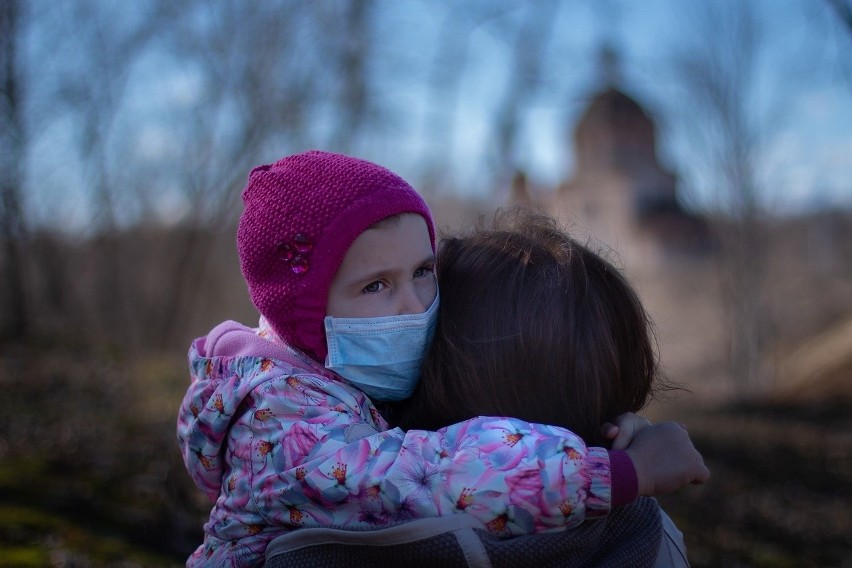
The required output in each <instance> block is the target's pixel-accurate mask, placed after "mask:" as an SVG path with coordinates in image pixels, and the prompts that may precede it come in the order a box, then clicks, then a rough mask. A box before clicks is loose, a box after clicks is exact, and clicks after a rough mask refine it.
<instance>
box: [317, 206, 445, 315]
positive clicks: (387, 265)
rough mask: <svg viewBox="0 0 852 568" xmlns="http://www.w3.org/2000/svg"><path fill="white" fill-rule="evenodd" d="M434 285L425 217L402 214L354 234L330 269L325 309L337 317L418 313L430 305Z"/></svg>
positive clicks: (435, 290)
mask: <svg viewBox="0 0 852 568" xmlns="http://www.w3.org/2000/svg"><path fill="white" fill-rule="evenodd" d="M437 291H438V286H437V282H436V280H435V254H434V253H433V252H432V244H431V241H430V239H429V229H428V228H427V227H426V221H425V220H424V219H423V217H421V216H420V215H415V214H404V215H400V216H398V217H394V218H391V219H387V220H385V221H380V222H379V223H378V224H376V225H373V226H372V227H370V228H369V229H367V230H366V231H364V232H363V233H361V234H360V235H359V236H358V238H357V239H355V241H354V242H353V243H352V246H350V247H349V250H348V251H346V256H345V257H344V258H343V262H342V263H341V265H340V268H339V269H338V270H337V274H335V275H334V281H333V282H332V283H331V288H330V289H329V292H328V304H327V305H326V309H325V313H326V315H327V316H332V317H338V318H368V317H382V316H396V315H403V314H417V313H421V312H425V311H426V310H427V309H428V308H429V306H431V305H432V302H433V301H434V299H435V295H436V294H437Z"/></svg>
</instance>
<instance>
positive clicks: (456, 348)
mask: <svg viewBox="0 0 852 568" xmlns="http://www.w3.org/2000/svg"><path fill="white" fill-rule="evenodd" d="M438 283H439V287H440V289H441V298H442V299H441V305H440V310H439V320H438V327H437V329H436V332H435V339H434V341H433V343H432V345H431V346H430V349H429V351H428V353H427V356H426V360H425V361H424V366H423V372H422V378H421V382H420V385H419V386H418V389H417V391H416V392H415V394H414V397H413V398H412V400H411V401H410V402H409V403H408V406H407V407H406V408H404V409H401V413H400V422H402V425H403V426H405V427H416V428H435V427H440V426H444V425H447V424H451V423H454V422H457V421H460V420H464V419H466V418H470V417H471V416H475V415H498V416H500V415H502V416H514V417H517V418H521V419H526V420H530V421H534V422H542V423H548V424H555V425H563V426H566V427H569V428H571V429H572V430H573V431H575V432H576V433H578V434H580V435H581V436H583V437H584V438H585V439H586V440H587V441H588V442H595V441H599V430H600V426H601V424H602V423H603V422H605V421H608V420H612V419H613V418H614V417H615V416H617V415H618V414H621V413H624V412H628V411H636V410H638V409H640V408H641V407H642V406H644V405H645V403H646V401H647V399H648V396H649V394H650V391H651V387H652V383H653V381H654V378H655V373H656V353H655V350H654V343H653V335H652V332H651V329H650V323H649V320H648V317H647V315H646V313H645V310H644V309H643V307H642V304H641V302H640V301H639V298H638V297H637V295H636V293H635V292H634V291H633V289H632V288H631V286H630V285H629V284H628V283H627V281H626V280H625V279H624V277H623V276H622V275H621V274H620V273H619V271H618V270H617V269H616V268H615V267H614V266H613V265H612V264H610V263H609V262H607V261H606V260H604V259H603V258H602V257H601V256H599V255H597V254H595V253H594V252H592V251H591V250H590V249H588V248H587V247H585V246H583V245H581V244H580V243H578V242H577V241H575V240H574V239H572V238H570V237H569V236H568V235H567V234H565V233H564V232H562V231H560V230H559V228H558V227H557V226H556V224H555V222H554V221H553V220H551V219H549V218H547V217H543V216H540V215H535V214H532V213H529V212H524V211H516V212H514V213H512V214H504V215H502V216H501V217H499V218H498V219H497V221H496V222H495V226H494V228H493V229H488V230H482V229H480V230H476V231H474V232H473V233H472V234H470V235H469V236H466V237H461V238H450V239H446V240H445V241H443V242H442V244H441V247H440V251H439V255H438Z"/></svg>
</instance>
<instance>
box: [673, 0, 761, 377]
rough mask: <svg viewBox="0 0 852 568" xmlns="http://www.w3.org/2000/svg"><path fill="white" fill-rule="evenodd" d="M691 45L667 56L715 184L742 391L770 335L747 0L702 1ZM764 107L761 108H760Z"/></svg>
mask: <svg viewBox="0 0 852 568" xmlns="http://www.w3.org/2000/svg"><path fill="white" fill-rule="evenodd" d="M702 8H703V9H702V10H700V11H699V12H698V13H696V14H695V16H696V20H695V22H696V29H694V30H692V31H694V32H696V33H694V34H693V35H692V40H691V43H688V44H687V45H684V46H678V47H677V48H676V50H677V51H676V53H673V54H672V60H673V70H674V74H675V77H676V80H678V82H679V84H680V86H681V87H682V88H683V90H684V91H685V96H684V97H683V99H682V100H684V101H686V106H685V107H683V108H681V109H680V110H681V111H682V118H683V121H684V126H685V127H686V128H689V130H690V132H691V138H690V139H691V141H692V143H693V144H694V146H693V150H694V151H693V152H691V153H690V155H691V156H695V157H696V159H698V160H700V161H701V164H700V167H701V169H702V171H704V172H707V173H708V175H709V179H710V183H711V184H712V185H713V188H712V191H713V199H714V204H713V205H714V206H715V207H716V208H717V211H718V214H717V215H716V219H717V222H716V229H717V230H716V235H717V237H718V239H719V242H720V244H721V255H720V259H721V261H720V267H721V269H722V270H721V275H722V279H723V283H724V287H725V291H726V296H727V298H728V305H729V310H730V365H731V372H732V375H733V377H734V379H735V380H736V381H737V384H738V385H739V387H740V389H741V393H742V394H745V393H748V392H750V391H752V390H753V389H755V388H757V387H759V386H760V379H761V359H762V355H763V350H764V349H765V346H766V344H767V342H768V333H769V332H770V329H771V327H770V314H769V311H768V310H769V307H768V306H767V304H766V300H765V293H764V286H765V284H766V283H765V276H764V268H765V267H764V264H763V261H764V252H765V244H766V243H765V237H764V227H763V218H762V206H761V200H760V191H759V180H758V170H759V168H760V166H761V163H760V160H761V158H762V153H763V151H764V149H765V143H766V138H767V136H768V134H769V132H770V131H771V128H772V127H771V126H769V124H768V123H767V122H764V121H763V120H764V119H765V117H763V116H761V115H760V112H759V111H758V112H756V111H755V110H754V108H755V106H754V99H753V97H754V87H755V77H756V70H757V59H758V56H759V53H760V49H761V29H760V26H759V24H758V20H757V18H756V17H755V15H754V14H753V13H752V11H751V10H752V7H751V5H750V4H747V3H736V2H725V3H718V4H712V5H702ZM763 110H765V109H763Z"/></svg>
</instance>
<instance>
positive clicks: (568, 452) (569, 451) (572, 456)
mask: <svg viewBox="0 0 852 568" xmlns="http://www.w3.org/2000/svg"><path fill="white" fill-rule="evenodd" d="M562 451H563V452H565V456H566V457H567V458H568V459H569V460H571V461H572V462H574V463H577V462H578V461H580V460H581V459H583V456H581V455H580V452H578V451H577V450H575V449H574V448H572V447H571V446H565V447H564V448H562Z"/></svg>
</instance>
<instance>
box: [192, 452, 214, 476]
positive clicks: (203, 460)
mask: <svg viewBox="0 0 852 568" xmlns="http://www.w3.org/2000/svg"><path fill="white" fill-rule="evenodd" d="M193 453H194V454H195V456H196V457H197V458H198V461H199V463H200V464H201V466H202V467H203V468H204V469H206V470H207V471H213V470H214V469H215V468H216V460H215V458H214V457H212V456H205V455H204V454H202V453H201V450H193Z"/></svg>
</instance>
